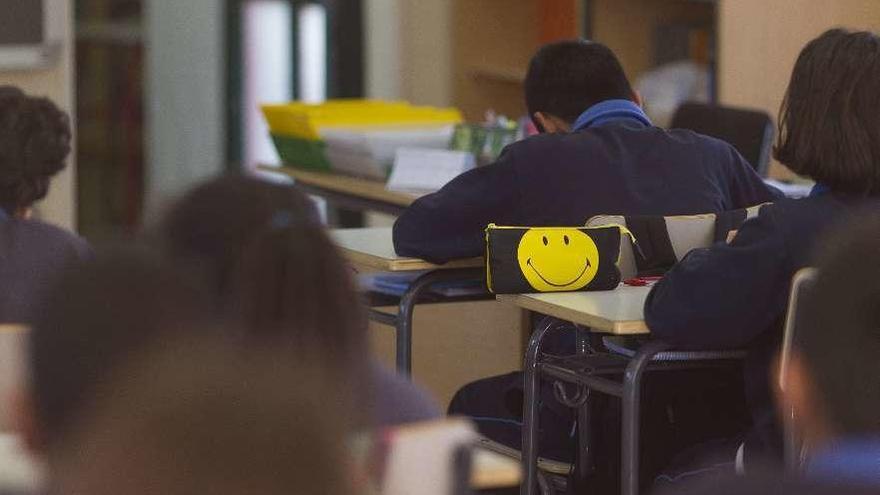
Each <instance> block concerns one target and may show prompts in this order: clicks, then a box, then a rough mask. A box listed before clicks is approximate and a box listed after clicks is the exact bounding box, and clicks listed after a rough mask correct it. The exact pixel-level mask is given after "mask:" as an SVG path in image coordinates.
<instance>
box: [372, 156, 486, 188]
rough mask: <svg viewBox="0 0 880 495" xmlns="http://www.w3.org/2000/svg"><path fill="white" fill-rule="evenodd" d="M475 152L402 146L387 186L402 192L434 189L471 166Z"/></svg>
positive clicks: (472, 165) (472, 166)
mask: <svg viewBox="0 0 880 495" xmlns="http://www.w3.org/2000/svg"><path fill="white" fill-rule="evenodd" d="M474 163H475V161H474V156H473V155H472V154H471V153H468V152H466V151H448V150H431V149H421V148H401V149H399V150H397V155H396V157H395V159H394V169H393V170H392V172H391V177H390V178H389V179H388V184H387V186H386V187H387V188H388V189H389V190H391V191H401V192H433V191H436V190H438V189H440V188H441V187H443V186H445V185H446V183H447V182H449V181H451V180H452V179H454V178H456V177H458V176H459V175H461V174H462V173H464V172H467V171H468V170H470V169H472V168H474Z"/></svg>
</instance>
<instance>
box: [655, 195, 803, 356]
mask: <svg viewBox="0 0 880 495" xmlns="http://www.w3.org/2000/svg"><path fill="white" fill-rule="evenodd" d="M793 273H794V268H793V267H792V263H791V262H790V261H789V258H788V256H787V250H786V246H785V238H784V236H783V235H782V232H781V231H780V226H779V225H778V224H777V222H775V221H774V207H773V206H767V207H764V208H762V210H761V213H760V215H759V216H758V217H756V218H754V219H752V220H749V221H748V222H746V223H745V224H743V226H742V228H741V229H740V231H739V233H738V234H737V236H736V238H735V239H734V240H733V242H732V243H731V244H730V245H727V244H723V243H719V244H716V245H715V246H713V247H710V248H705V249H697V250H694V251H692V252H691V253H690V254H688V255H687V256H686V257H685V258H684V259H683V260H682V261H681V262H680V263H679V264H678V265H676V266H675V267H674V268H673V269H672V270H670V271H669V272H668V273H667V274H666V276H665V277H663V279H662V280H661V281H659V282H658V283H657V284H656V285H655V286H654V288H653V289H652V290H651V293H650V295H649V296H648V299H647V301H646V302H645V321H646V323H647V324H648V327H649V328H650V329H651V333H652V335H653V336H655V337H657V338H659V339H661V340H663V341H665V342H668V343H669V344H672V345H674V346H677V347H679V348H682V349H737V348H743V347H745V346H747V345H748V344H749V343H750V342H752V341H753V340H754V339H755V338H756V337H758V336H759V335H760V334H761V333H762V332H764V331H765V330H766V329H768V328H770V327H771V326H772V325H773V323H774V322H775V321H777V320H778V319H779V318H780V317H781V316H782V315H783V314H784V312H785V305H786V299H787V295H788V288H789V285H790V283H791V277H792V275H793Z"/></svg>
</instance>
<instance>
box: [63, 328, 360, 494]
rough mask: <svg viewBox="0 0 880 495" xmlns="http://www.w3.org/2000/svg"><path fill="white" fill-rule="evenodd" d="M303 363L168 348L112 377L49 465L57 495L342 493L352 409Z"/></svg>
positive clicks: (208, 345) (207, 344) (208, 343)
mask: <svg viewBox="0 0 880 495" xmlns="http://www.w3.org/2000/svg"><path fill="white" fill-rule="evenodd" d="M313 365H314V363H311V362H308V361H306V362H300V361H297V362H294V361H292V360H290V359H289V358H288V356H278V353H277V352H272V351H268V350H265V349H264V350H262V351H261V352H257V353H253V354H252V353H248V352H243V350H242V349H241V348H240V346H230V345H229V343H228V340H220V341H217V340H216V339H211V338H208V337H207V336H205V335H202V337H201V338H198V339H192V338H190V339H185V340H183V341H182V342H180V341H178V339H173V338H172V339H169V340H167V341H165V342H163V345H162V346H161V348H158V347H157V349H155V350H153V351H151V352H146V353H144V354H143V355H142V356H138V358H137V359H133V360H132V361H131V362H130V363H128V365H127V366H125V367H124V368H122V369H121V370H120V372H119V373H118V374H117V375H116V377H115V379H114V380H113V381H112V382H110V383H109V384H107V385H106V386H104V387H102V388H101V391H100V392H101V393H100V394H99V395H100V396H99V398H98V399H97V400H96V401H94V403H93V404H92V405H91V407H90V408H89V411H88V418H87V419H86V420H85V421H84V422H83V424H82V425H78V427H77V428H76V429H75V431H74V434H73V435H72V438H71V441H70V442H68V443H67V445H66V446H65V447H64V448H63V449H62V451H61V452H60V454H59V455H58V456H57V457H56V459H57V461H56V462H55V463H54V464H53V466H52V467H53V473H52V474H53V480H52V481H53V483H54V484H55V486H54V487H53V488H55V490H53V491H57V492H59V493H89V494H92V495H100V494H108V495H109V494H120V493H125V494H133V495H136V494H144V495H146V494H148V493H163V494H169V495H174V494H180V495H184V494H186V495H189V494H194V493H211V494H215V495H220V494H229V495H233V494H236V495H237V494H241V493H259V494H264V495H273V494H277V495H283V494H289V493H291V487H295V489H294V490H293V492H295V493H298V494H302V495H342V494H344V493H351V492H352V489H353V488H354V487H352V486H351V480H352V479H353V478H352V477H349V476H345V475H340V474H339V469H340V466H348V462H347V461H349V459H350V457H349V455H348V454H349V450H348V447H347V446H348V443H347V442H348V441H349V440H350V436H351V435H353V434H354V433H355V432H354V425H353V423H352V421H351V418H350V415H351V411H352V408H351V403H350V400H348V399H349V398H348V397H347V396H345V395H344V392H343V391H342V390H341V389H342V383H340V382H339V381H334V380H328V379H327V377H326V376H324V374H322V373H321V372H320V370H318V369H316V368H315V367H314V366H313Z"/></svg>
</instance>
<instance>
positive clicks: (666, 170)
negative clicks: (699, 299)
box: [394, 100, 780, 263]
mask: <svg viewBox="0 0 880 495" xmlns="http://www.w3.org/2000/svg"><path fill="white" fill-rule="evenodd" d="M779 196H780V194H779V193H778V191H776V190H775V189H772V188H769V187H768V186H766V185H765V184H764V182H763V181H762V180H761V178H760V177H759V176H758V175H757V174H756V173H755V171H754V170H753V169H752V167H751V166H750V165H749V164H748V163H747V162H746V160H745V159H743V158H742V156H740V154H739V153H738V152H737V151H736V150H735V149H734V148H733V147H732V146H731V145H729V144H728V143H726V142H723V141H720V140H718V139H714V138H711V137H708V136H703V135H700V134H697V133H694V132H692V131H687V130H664V129H660V128H658V127H653V126H652V125H651V123H650V121H649V120H648V118H647V117H646V116H645V115H644V113H643V112H642V111H641V109H640V108H638V106H636V105H635V104H633V103H632V102H629V101H624V100H609V101H606V102H603V103H600V104H598V105H595V106H593V107H591V108H590V109H589V110H587V111H586V112H584V114H583V115H582V116H581V118H580V119H578V121H577V122H576V124H575V126H574V131H573V132H571V133H565V134H542V135H538V136H534V137H531V138H528V139H525V140H523V141H520V142H518V143H515V144H512V145H510V146H508V147H507V148H506V149H505V150H504V152H503V153H502V155H501V157H500V158H499V159H498V161H497V162H496V163H494V164H492V165H489V166H485V167H480V168H476V169H474V170H471V171H468V172H466V173H464V174H462V175H460V176H459V177H457V178H456V179H454V180H452V181H451V182H449V183H448V184H447V185H446V186H445V187H443V188H442V189H440V190H439V191H438V192H436V193H434V194H429V195H427V196H424V197H422V198H420V199H419V200H417V201H416V202H414V203H413V205H412V206H410V207H409V208H408V209H407V210H406V211H405V212H404V213H403V215H401V217H400V218H399V219H398V220H397V222H396V223H395V224H394V247H395V250H396V251H397V253H398V254H399V255H401V256H412V257H416V258H422V259H426V260H428V261H431V262H435V263H443V262H447V261H450V260H453V259H457V258H468V257H475V256H480V255H482V254H483V249H484V230H485V228H486V226H487V225H488V224H490V223H496V224H498V225H522V226H575V225H583V224H584V223H585V222H586V221H587V220H588V219H589V218H591V217H593V216H595V215H601V214H616V215H686V214H688V215H689V214H700V213H716V212H720V211H725V210H732V209H738V208H745V207H748V206H753V205H755V204H759V203H763V202H767V201H772V200H773V199H776V198H777V197H779Z"/></svg>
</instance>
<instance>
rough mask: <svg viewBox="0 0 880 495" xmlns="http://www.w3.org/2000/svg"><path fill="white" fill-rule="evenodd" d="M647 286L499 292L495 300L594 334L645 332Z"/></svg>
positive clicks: (646, 329)
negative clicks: (516, 292)
mask: <svg viewBox="0 0 880 495" xmlns="http://www.w3.org/2000/svg"><path fill="white" fill-rule="evenodd" d="M650 291H651V289H650V287H629V286H625V285H623V286H620V287H619V288H618V289H617V290H613V291H599V292H562V293H556V294H519V295H500V296H498V301H500V302H502V303H506V304H512V305H514V306H518V307H520V308H523V309H528V310H530V311H535V312H537V313H541V314H544V315H547V316H552V317H554V318H559V319H560V320H565V321H570V322H572V323H575V324H578V325H583V326H584V327H587V328H590V329H591V330H592V331H594V332H597V333H608V334H612V335H638V334H646V333H648V327H647V325H645V321H644V317H643V314H644V307H645V299H646V298H647V297H648V293H649V292H650Z"/></svg>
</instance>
